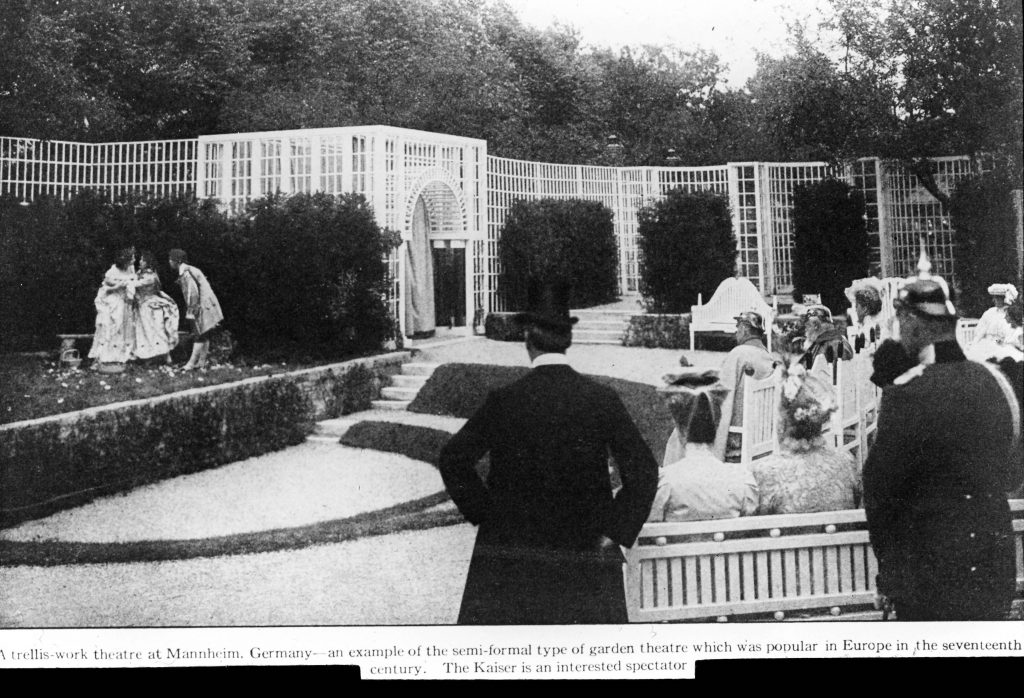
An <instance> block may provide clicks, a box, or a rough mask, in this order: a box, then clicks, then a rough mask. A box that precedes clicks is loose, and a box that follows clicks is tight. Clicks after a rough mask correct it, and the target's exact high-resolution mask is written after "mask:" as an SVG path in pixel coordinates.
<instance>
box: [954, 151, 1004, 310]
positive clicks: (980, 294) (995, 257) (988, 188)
mask: <svg viewBox="0 0 1024 698" xmlns="http://www.w3.org/2000/svg"><path fill="white" fill-rule="evenodd" d="M949 212H950V218H951V219H952V224H953V230H954V233H953V240H954V243H955V245H956V278H957V283H958V285H959V287H960V294H961V295H960V298H959V300H958V301H957V307H958V309H959V311H960V313H961V314H962V315H965V316H968V317H979V316H980V315H981V314H982V313H983V312H985V310H986V309H987V308H988V307H989V306H990V305H991V304H992V301H991V299H990V298H989V295H988V290H987V289H988V287H989V286H990V285H992V284H994V283H1012V284H1013V285H1015V286H1017V287H1018V288H1020V286H1021V276H1020V267H1019V264H1020V256H1019V254H1020V253H1019V252H1018V251H1017V226H1018V224H1019V223H1018V220H1017V212H1016V211H1015V210H1014V204H1013V182H1012V180H1011V179H1010V178H1009V177H1008V176H1007V175H1006V174H1005V173H1003V172H999V171H996V172H988V173H985V174H983V175H979V176H976V177H971V178H969V179H965V180H962V181H961V182H959V183H958V184H957V186H956V189H955V190H954V191H953V195H952V197H950V206H949Z"/></svg>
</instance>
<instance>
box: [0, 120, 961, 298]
mask: <svg viewBox="0 0 1024 698" xmlns="http://www.w3.org/2000/svg"><path fill="white" fill-rule="evenodd" d="M936 162H937V167H938V173H937V175H936V181H937V183H938V186H939V187H940V188H942V189H943V190H944V191H946V192H950V191H951V190H952V188H953V187H954V186H955V183H956V182H957V181H958V180H959V179H961V178H962V177H964V176H966V175H967V174H969V173H970V172H971V171H973V170H974V169H975V166H974V165H973V164H972V162H971V161H970V160H969V159H968V158H966V157H945V158H937V159H936ZM833 173H834V171H833V170H832V168H830V167H829V166H828V165H826V164H825V163H821V162H813V163H728V164H726V165H721V166H713V167H620V168H616V167H600V166H585V165H564V164H554V163H543V162H531V161H523V160H510V159H507V158H500V157H494V156H488V155H487V146H486V143H485V142H484V141H481V140H475V139H469V138H459V137H455V136H446V135H443V134H436V133H427V132H422V131H411V130H407V129H397V128H391V127H386V126H367V127H345V128H329V129H305V130H300V131H273V132H259V133H246V134H225V135H216V136H202V137H200V138H199V139H196V140H173V141H145V142H135V143H73V142H67V141H39V140H34V139H28V138H9V137H2V138H0V193H2V194H7V195H13V196H15V197H17V198H20V199H22V200H26V201H29V200H33V199H35V198H37V197H39V196H42V195H47V196H55V197H59V198H66V197H68V196H69V195H71V194H72V193H74V192H76V191H78V190H80V189H83V188H97V189H101V190H103V191H105V192H107V193H108V194H109V195H110V196H111V197H112V198H115V197H117V196H119V195H121V194H125V193H130V192H150V193H153V194H155V195H158V196H166V195H178V194H189V193H195V194H196V195H197V196H199V197H203V198H216V199H219V200H221V201H222V202H223V203H224V205H225V206H226V207H227V208H228V209H229V210H230V211H234V212H238V211H241V210H242V209H243V208H244V207H245V204H246V203H247V202H249V201H251V200H253V199H255V198H258V197H260V196H263V195H265V194H269V193H274V192H280V193H281V194H293V193H297V192H312V191H323V192H328V193H331V194H342V193H357V194H363V195H365V196H366V197H367V199H368V200H369V202H370V204H371V205H372V206H373V208H374V211H375V213H376V216H377V219H378V222H379V223H380V224H381V225H383V226H385V227H387V228H390V229H393V230H399V231H402V232H407V231H408V229H409V222H410V216H411V214H412V205H413V204H414V203H415V197H417V196H419V195H423V197H424V200H425V202H426V203H427V207H428V211H429V212H430V214H431V215H430V219H431V230H430V235H431V236H433V237H438V238H452V239H456V238H457V239H465V240H467V241H468V243H469V244H468V249H469V250H470V251H471V258H467V260H466V262H467V265H466V266H467V279H466V285H467V311H468V312H469V313H470V314H472V313H473V312H474V310H475V309H476V308H482V309H483V310H484V311H490V310H501V309H504V308H503V307H502V300H501V299H500V297H499V294H498V278H499V276H500V265H499V262H498V236H499V235H500V231H501V228H502V226H503V225H504V223H505V217H506V215H507V212H508V209H509V207H510V206H511V205H512V203H513V202H514V201H516V200H517V199H539V198H542V197H554V198H561V199H566V198H582V199H586V200H590V201H600V202H601V203H603V204H604V205H606V206H607V207H608V208H610V209H611V210H612V211H613V212H614V215H615V218H614V221H615V232H616V236H617V239H618V242H619V287H620V290H621V291H623V292H625V293H629V292H635V291H637V290H638V288H639V260H638V246H637V212H638V211H639V209H640V208H641V207H642V206H645V205H649V204H650V203H651V202H653V201H654V200H656V199H657V198H659V197H662V196H664V195H665V194H666V193H667V192H668V191H669V190H670V189H672V188H674V187H683V188H684V189H686V190H688V191H696V190H702V189H708V190H712V191H715V192H718V193H720V194H722V195H725V196H727V197H728V198H729V202H730V206H731V208H732V214H733V228H734V232H735V234H736V240H737V262H738V271H739V273H740V274H741V275H742V276H746V277H747V278H749V279H751V280H752V281H753V282H754V283H755V284H756V285H757V286H758V287H759V288H760V289H761V290H762V292H764V293H765V294H766V295H770V294H772V293H778V292H787V291H789V290H790V289H791V288H792V254H791V252H792V240H793V236H792V227H791V211H792V195H793V189H794V187H796V186H797V185H799V184H805V183H809V182H814V181H817V180H820V179H822V178H823V177H826V176H829V175H830V174H833ZM839 174H840V175H841V176H842V177H844V178H845V179H846V180H847V181H849V182H850V183H851V184H853V185H854V186H856V187H857V188H858V189H860V190H861V191H862V192H863V193H864V196H865V201H866V203H867V224H868V234H869V236H870V239H871V245H872V252H871V254H872V259H873V260H875V261H878V262H879V263H880V264H881V267H882V273H883V275H885V276H905V275H908V274H910V273H912V272H913V269H914V265H915V264H916V259H917V254H918V249H919V240H920V239H921V238H922V237H923V238H924V239H925V242H926V245H927V247H928V251H929V254H930V255H931V256H932V263H933V265H934V268H935V270H936V272H938V273H940V274H942V275H944V276H946V277H947V278H952V277H954V275H955V269H954V267H953V243H952V234H951V229H950V223H949V220H948V218H947V217H945V216H943V215H942V212H941V206H940V204H939V203H938V202H937V201H936V200H935V199H934V198H933V197H932V196H931V195H930V194H929V193H928V192H927V191H925V189H924V188H923V187H921V186H920V184H919V183H918V182H917V180H916V178H915V177H914V176H913V175H911V174H909V173H907V172H904V171H903V170H902V168H901V167H900V166H899V165H898V164H897V163H891V162H883V161H881V160H879V159H877V158H864V159H861V160H858V161H856V162H853V163H851V164H850V165H848V166H847V167H846V168H845V169H844V171H842V172H840V173H839ZM389 268H390V269H391V271H392V272H393V276H392V284H391V297H390V299H389V300H390V302H391V307H392V310H393V311H395V313H396V316H399V317H400V313H398V310H399V304H400V302H401V301H400V299H401V297H402V295H401V281H402V278H403V277H402V275H403V271H404V264H403V257H402V251H400V252H399V253H398V254H397V255H396V256H395V257H394V258H392V259H391V260H390V264H389Z"/></svg>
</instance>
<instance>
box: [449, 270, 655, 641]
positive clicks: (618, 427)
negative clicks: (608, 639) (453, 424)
mask: <svg viewBox="0 0 1024 698" xmlns="http://www.w3.org/2000/svg"><path fill="white" fill-rule="evenodd" d="M533 290H534V293H532V294H531V296H532V297H531V299H530V301H531V302H530V304H529V305H530V308H531V310H530V311H529V312H526V313H521V314H520V315H519V316H517V319H518V320H519V321H520V322H521V323H522V324H523V325H524V327H525V334H526V350H527V352H528V354H529V356H530V360H531V363H532V368H531V370H530V372H529V373H528V374H527V375H526V376H525V377H523V378H521V379H519V380H518V381H516V382H514V383H512V384H511V385H509V386H507V387H504V388H501V389H498V390H495V391H493V392H491V393H490V394H489V395H488V396H487V399H486V401H485V402H484V404H483V406H482V407H481V408H480V410H479V411H478V412H477V413H476V414H474V415H473V417H472V418H470V419H469V421H468V422H467V423H466V425H465V426H464V427H463V428H462V429H461V430H460V431H459V432H458V433H457V434H455V435H454V436H453V437H452V439H451V440H450V441H449V443H448V444H447V445H446V446H445V448H444V449H442V451H441V457H440V468H441V475H442V477H443V478H444V483H445V487H446V488H447V489H448V492H449V494H451V497H452V499H453V500H454V502H455V504H456V506H458V508H459V510H460V511H461V512H462V514H463V515H464V516H465V517H466V519H468V520H469V521H470V522H471V523H473V524H477V525H478V526H479V531H478V533H477V538H476V546H475V547H474V549H473V557H472V561H471V563H470V568H469V574H468V577H467V579H466V587H465V592H464V594H463V597H462V607H461V610H460V613H459V623H460V624H485V625H507V624H524V625H525V624H566V623H625V622H627V621H628V618H627V615H626V601H625V589H624V586H623V579H622V561H623V557H622V551H621V550H620V549H619V546H620V545H622V546H631V545H632V544H633V543H634V541H635V540H636V536H637V534H638V533H639V532H640V529H641V527H642V526H643V524H644V521H645V519H646V518H647V515H648V513H649V512H650V509H651V502H652V501H653V499H654V494H655V490H656V488H657V482H658V473H657V470H658V466H657V463H656V461H655V460H654V457H653V456H652V455H651V451H650V448H649V447H648V446H647V444H646V443H645V442H644V441H643V438H642V437H641V435H640V432H639V430H638V429H637V428H636V426H635V425H634V423H633V421H632V420H631V419H630V417H629V414H628V413H627V412H626V408H625V407H624V406H623V404H622V401H621V400H620V399H619V397H618V395H617V394H616V393H615V392H614V391H613V390H612V389H610V388H607V387H605V386H602V385H600V384H599V383H597V382H595V381H593V380H590V379H588V378H586V377H584V376H581V375H580V374H578V373H577V372H576V371H575V370H573V369H572V368H571V367H570V366H569V365H568V362H567V361H566V357H565V352H566V350H567V349H568V348H569V346H570V344H571V343H572V325H573V324H574V323H575V322H576V318H570V317H569V304H568V293H567V289H566V288H565V287H558V286H553V285H546V286H543V287H541V288H539V289H537V288H534V289H533ZM486 453H489V454H490V470H489V473H488V475H487V478H486V480H484V479H483V478H482V477H481V476H480V475H479V474H478V472H477V469H476V464H477V461H479V460H480V458H482V457H483V456H484V454H486ZM609 455H611V456H612V457H614V459H615V462H616V464H617V465H618V469H619V474H620V477H621V480H622V487H621V489H620V490H619V491H618V492H617V493H615V494H613V491H612V486H611V484H610V480H609V462H608V457H609Z"/></svg>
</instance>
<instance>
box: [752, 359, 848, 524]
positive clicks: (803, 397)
mask: <svg viewBox="0 0 1024 698" xmlns="http://www.w3.org/2000/svg"><path fill="white" fill-rule="evenodd" d="M837 407H838V405H837V403H836V397H835V393H834V391H833V390H832V386H831V385H830V384H829V383H827V382H825V381H823V380H822V379H821V378H819V377H818V376H815V375H813V374H811V373H809V372H807V371H806V370H805V369H804V367H803V366H802V365H800V364H799V363H798V362H795V363H794V364H793V365H792V366H790V368H789V371H788V372H787V374H786V377H785V380H784V382H783V386H782V396H781V400H780V410H779V418H780V421H779V450H778V451H777V452H776V453H774V454H772V455H770V456H768V457H767V458H761V459H759V460H755V461H754V462H753V463H752V464H751V469H752V470H753V473H754V480H755V481H756V482H757V488H758V494H759V497H760V502H759V504H758V507H757V513H758V514H798V513H804V512H814V511H835V510H840V509H854V508H856V507H858V506H859V505H860V498H861V479H860V472H859V470H858V468H857V463H856V461H855V460H854V458H853V456H851V455H850V454H849V453H845V452H843V451H840V450H838V449H836V448H835V447H833V446H831V445H829V443H828V442H827V441H826V440H825V438H824V436H823V435H822V429H823V427H824V425H825V424H826V423H828V421H829V418H830V415H831V414H832V413H833V412H834V411H835V410H836V409H837Z"/></svg>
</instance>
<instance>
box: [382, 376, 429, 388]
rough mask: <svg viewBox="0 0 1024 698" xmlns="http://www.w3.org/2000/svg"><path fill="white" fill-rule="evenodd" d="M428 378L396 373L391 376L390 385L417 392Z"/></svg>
mask: <svg viewBox="0 0 1024 698" xmlns="http://www.w3.org/2000/svg"><path fill="white" fill-rule="evenodd" d="M428 378H430V376H417V375H410V376H406V375H404V374H401V373H397V374H395V375H393V376H391V385H393V386H394V387H396V388H416V389H417V390H418V389H419V388H422V387H423V385H424V384H425V383H426V382H427V379H428Z"/></svg>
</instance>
